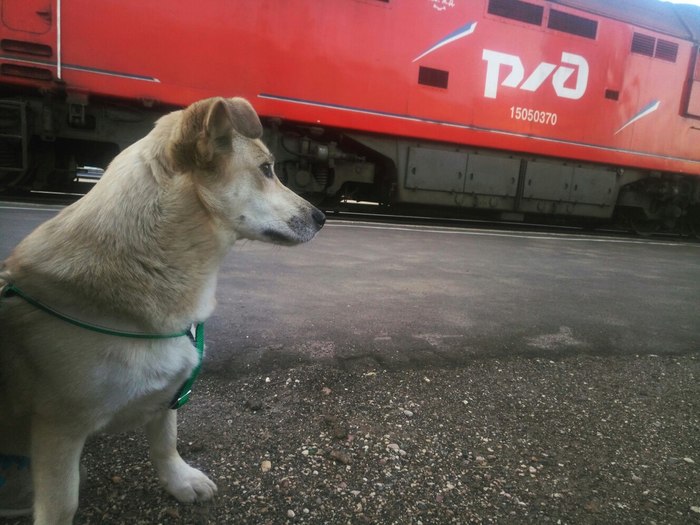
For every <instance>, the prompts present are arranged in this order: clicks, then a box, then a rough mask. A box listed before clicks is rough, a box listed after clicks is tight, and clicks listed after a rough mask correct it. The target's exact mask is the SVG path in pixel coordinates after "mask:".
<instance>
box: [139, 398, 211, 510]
mask: <svg viewBox="0 0 700 525" xmlns="http://www.w3.org/2000/svg"><path fill="white" fill-rule="evenodd" d="M146 435H147V436H148V443H149V446H150V451H151V461H152V462H153V465H154V466H155V468H156V471H157V472H158V477H159V479H160V482H161V483H162V484H163V486H165V489H166V490H167V491H168V492H170V494H172V495H173V496H175V497H176V498H177V499H178V500H180V501H182V502H186V503H189V502H193V501H206V500H208V499H210V498H211V497H212V496H214V494H216V485H215V484H214V482H213V481H211V480H210V479H209V478H208V477H207V476H205V475H204V474H202V472H200V471H199V470H197V469H196V468H192V467H190V466H189V465H188V464H187V463H185V461H184V460H183V459H182V458H181V457H180V454H179V453H178V452H177V413H176V412H175V411H174V410H169V409H166V410H163V411H162V412H161V413H159V414H158V415H157V416H156V417H155V418H154V419H152V420H151V421H150V422H149V423H148V424H147V425H146Z"/></svg>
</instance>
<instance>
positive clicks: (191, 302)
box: [0, 98, 325, 525]
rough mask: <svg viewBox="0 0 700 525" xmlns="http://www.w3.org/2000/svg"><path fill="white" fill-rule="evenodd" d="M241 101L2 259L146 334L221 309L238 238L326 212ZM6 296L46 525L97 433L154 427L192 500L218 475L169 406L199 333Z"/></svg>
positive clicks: (162, 133) (66, 513) (292, 236)
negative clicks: (193, 456)
mask: <svg viewBox="0 0 700 525" xmlns="http://www.w3.org/2000/svg"><path fill="white" fill-rule="evenodd" d="M261 135H262V126H261V124H260V120H259V119H258V117H257V115H256V114H255V111H254V110H253V108H252V107H251V106H250V104H249V103H248V102H246V101H245V100H243V99H240V98H234V99H223V98H217V99H208V100H203V101H200V102H197V103H195V104H193V105H192V106H190V107H188V108H187V109H185V110H182V111H176V112H173V113H171V114H169V115H166V116H164V117H163V118H161V119H160V120H159V121H158V123H157V124H156V126H155V128H154V129H153V131H152V132H151V133H150V134H149V135H147V136H146V137H145V138H143V139H141V140H140V141H139V142H137V143H135V144H133V145H132V146H131V147H129V148H128V149H126V150H125V151H123V152H122V153H121V154H120V155H119V156H117V157H116V158H115V159H114V161H113V162H112V164H111V165H110V166H109V168H108V169H107V171H106V172H105V174H104V176H103V177H102V180H100V182H99V183H98V184H97V185H96V186H95V188H94V189H93V190H92V191H90V193H88V194H87V195H86V196H85V197H83V198H82V199H80V200H79V201H78V202H76V203H75V204H73V205H72V206H69V207H67V208H66V209H64V210H63V211H62V212H61V213H60V214H58V215H57V216H56V217H55V218H53V219H51V220H49V221H48V222H46V223H44V224H42V225H41V226H39V227H38V228H37V229H36V230H35V231H34V232H32V233H31V234H30V235H29V236H28V237H27V238H26V239H24V240H23V241H22V242H21V243H20V244H19V245H18V246H17V248H16V249H15V250H14V252H13V253H12V254H11V255H10V257H9V258H8V259H7V260H6V261H5V263H4V266H3V267H2V269H1V270H0V290H1V289H2V288H3V287H4V288H5V290H6V291H7V290H10V286H11V285H12V286H15V287H17V288H18V289H20V290H21V291H22V292H23V293H24V294H26V295H28V296H31V297H33V298H35V299H37V300H38V301H40V302H41V303H42V304H44V305H47V306H49V307H51V308H52V309H55V310H57V311H59V312H61V314H65V315H68V316H71V317H73V318H77V319H80V320H81V321H83V322H86V323H90V324H91V325H100V326H104V327H109V328H110V329H114V330H120V331H130V332H140V333H146V334H171V333H178V332H181V331H182V330H183V329H186V328H187V327H189V326H190V325H191V323H196V322H201V321H204V320H205V319H206V318H207V317H208V316H209V315H210V314H211V312H212V310H213V309H214V305H215V299H214V291H215V287H216V279H217V272H218V269H219V265H220V263H221V261H222V259H223V257H224V255H225V254H226V253H227V252H228V250H229V248H231V246H232V245H233V243H234V242H235V241H236V240H238V239H254V240H261V241H268V242H273V243H281V244H290V245H291V244H296V243H301V242H306V241H308V240H310V239H312V238H313V237H314V235H315V234H316V232H318V230H319V229H320V228H321V227H322V226H323V223H324V220H325V217H324V215H323V213H321V212H320V211H319V210H317V209H316V208H314V207H313V206H312V205H311V204H309V203H308V202H306V201H305V200H303V199H302V198H300V197H298V196H297V195H295V194H294V193H293V192H292V191H290V190H288V189H287V188H285V187H284V186H283V185H282V184H281V183H280V182H279V180H278V179H277V177H276V176H275V174H274V171H273V158H272V155H271V154H270V152H269V151H268V149H267V148H266V147H265V146H264V144H263V143H262V142H261V141H260V140H259V137H260V136H261ZM7 295H8V296H7V297H5V298H2V299H1V300H0V334H2V337H1V338H0V399H2V402H0V453H2V454H16V455H24V456H26V455H28V456H30V458H31V470H32V476H33V485H34V523H35V524H41V525H44V524H69V523H71V522H72V520H73V516H74V514H75V511H76V509H77V507H78V485H79V460H80V455H81V452H82V449H83V444H84V443H85V440H86V438H87V437H88V436H90V435H91V434H93V433H95V432H97V431H100V430H103V429H109V428H115V429H119V430H122V429H124V428H132V427H134V426H140V425H145V428H146V434H147V437H148V440H149V445H150V452H151V459H152V462H153V464H154V466H155V468H156V470H157V472H158V475H159V478H160V480H161V482H162V483H163V485H164V486H165V488H166V489H167V490H168V491H169V492H170V493H171V494H173V495H174V496H175V497H176V498H177V499H179V500H180V501H195V500H197V501H201V500H206V499H209V498H211V497H212V496H213V495H214V493H215V492H216V485H215V484H214V483H213V482H212V481H211V480H209V478H207V477H206V476H205V475H204V474H203V473H202V472H200V471H199V470H196V469H194V468H192V467H190V466H189V465H187V464H186V463H185V462H184V461H183V460H182V458H181V457H180V456H179V454H178V452H177V450H176V435H177V430H176V412H175V411H174V410H169V409H168V405H169V403H170V402H171V400H172V399H173V396H174V395H175V394H176V392H177V391H178V389H179V387H180V386H181V385H182V384H183V382H184V381H185V380H186V379H187V378H188V377H189V375H190V373H191V372H192V370H193V368H194V367H195V366H196V364H197V361H198V359H197V352H196V351H195V349H194V348H193V345H192V343H191V342H190V340H189V339H188V338H187V337H172V338H168V339H143V338H127V337H119V336H115V335H107V334H102V333H98V332H95V331H93V330H89V329H85V328H82V327H79V326H74V325H72V324H69V323H67V322H65V321H63V320H61V319H59V318H57V317H55V316H52V315H50V314H48V313H46V312H44V311H42V310H40V309H38V308H36V307H35V306H33V305H32V304H29V303H28V302H27V301H26V300H24V299H23V298H21V297H18V296H16V295H14V294H7Z"/></svg>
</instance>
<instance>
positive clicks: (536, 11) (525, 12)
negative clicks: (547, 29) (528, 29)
mask: <svg viewBox="0 0 700 525" xmlns="http://www.w3.org/2000/svg"><path fill="white" fill-rule="evenodd" d="M488 11H489V13H490V14H492V15H498V16H503V17H505V18H510V19H512V20H518V21H519V22H525V23H527V24H534V25H538V26H539V25H542V16H543V14H544V7H542V6H540V5H535V4H530V3H529V2H523V1H522V0H489V9H488Z"/></svg>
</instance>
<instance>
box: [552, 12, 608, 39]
mask: <svg viewBox="0 0 700 525" xmlns="http://www.w3.org/2000/svg"><path fill="white" fill-rule="evenodd" d="M547 27H548V28H550V29H555V30H557V31H563V32H564V33H571V34H572V35H578V36H582V37H585V38H591V39H595V37H596V35H597V34H598V22H596V21H595V20H589V19H588V18H583V17H581V16H576V15H572V14H569V13H564V12H563V11H557V10H556V9H551V10H550V11H549V21H548V22H547Z"/></svg>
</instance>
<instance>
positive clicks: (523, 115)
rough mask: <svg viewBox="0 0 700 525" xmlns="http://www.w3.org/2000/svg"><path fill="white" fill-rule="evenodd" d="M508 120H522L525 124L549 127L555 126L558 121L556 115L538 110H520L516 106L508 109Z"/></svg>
mask: <svg viewBox="0 0 700 525" xmlns="http://www.w3.org/2000/svg"><path fill="white" fill-rule="evenodd" d="M510 118H512V119H514V120H523V121H525V122H536V123H539V124H547V125H549V126H556V125H557V120H558V117H557V114H556V113H551V112H549V111H540V110H538V109H530V108H521V107H518V106H511V107H510Z"/></svg>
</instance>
